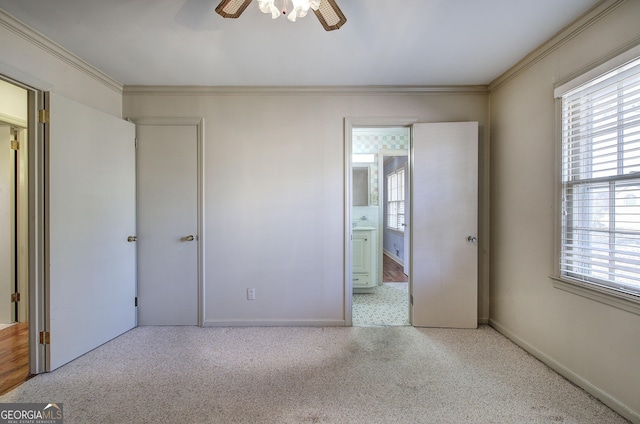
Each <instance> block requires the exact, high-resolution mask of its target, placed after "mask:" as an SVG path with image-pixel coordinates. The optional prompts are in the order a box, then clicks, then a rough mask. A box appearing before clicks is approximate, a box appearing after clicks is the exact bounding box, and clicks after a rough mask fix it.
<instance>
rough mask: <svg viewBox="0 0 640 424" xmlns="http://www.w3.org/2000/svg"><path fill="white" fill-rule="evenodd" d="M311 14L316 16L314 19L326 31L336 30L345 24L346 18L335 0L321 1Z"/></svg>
mask: <svg viewBox="0 0 640 424" xmlns="http://www.w3.org/2000/svg"><path fill="white" fill-rule="evenodd" d="M313 13H315V14H316V17H317V18H318V20H319V21H320V23H321V24H322V26H323V27H324V29H325V30H327V31H333V30H334V29H338V28H340V27H341V26H342V25H344V24H345V22H347V17H346V16H344V13H342V10H340V8H339V7H338V5H337V4H336V2H335V0H321V1H320V7H319V8H318V9H317V10H315V9H314V10H313Z"/></svg>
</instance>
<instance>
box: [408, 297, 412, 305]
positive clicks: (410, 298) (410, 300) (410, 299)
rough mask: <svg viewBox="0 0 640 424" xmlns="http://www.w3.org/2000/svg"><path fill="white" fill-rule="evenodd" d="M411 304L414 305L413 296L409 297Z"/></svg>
mask: <svg viewBox="0 0 640 424" xmlns="http://www.w3.org/2000/svg"><path fill="white" fill-rule="evenodd" d="M409 302H411V305H413V295H410V296H409Z"/></svg>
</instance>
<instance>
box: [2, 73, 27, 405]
mask: <svg viewBox="0 0 640 424" xmlns="http://www.w3.org/2000/svg"><path fill="white" fill-rule="evenodd" d="M0 99H2V101H0V352H1V354H0V368H2V369H3V370H5V371H6V372H5V371H3V381H2V383H0V394H1V393H3V392H5V391H7V390H9V389H11V388H12V387H15V386H16V385H18V384H20V383H21V382H23V381H24V380H25V379H26V378H27V377H28V375H29V253H28V252H29V233H28V231H29V225H28V207H29V203H28V199H29V196H28V195H29V192H28V168H27V164H28V143H27V127H28V92H27V90H25V89H23V88H21V87H18V86H16V85H14V84H11V83H9V82H6V81H4V80H0Z"/></svg>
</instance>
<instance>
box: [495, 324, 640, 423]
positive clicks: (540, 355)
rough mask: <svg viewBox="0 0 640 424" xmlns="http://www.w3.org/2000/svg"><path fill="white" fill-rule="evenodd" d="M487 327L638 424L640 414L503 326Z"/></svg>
mask: <svg viewBox="0 0 640 424" xmlns="http://www.w3.org/2000/svg"><path fill="white" fill-rule="evenodd" d="M489 325H490V326H491V327H493V328H494V329H496V331H498V332H499V333H500V334H502V335H503V336H505V337H506V338H508V339H509V340H511V341H512V342H514V343H515V344H517V345H518V346H520V347H521V348H523V349H524V350H526V351H527V352H529V353H530V354H531V355H533V356H535V357H536V358H537V359H538V360H540V361H541V362H543V363H544V364H545V365H547V366H548V367H549V368H551V369H552V370H554V371H555V372H557V373H558V374H560V375H561V376H563V377H564V378H566V379H567V380H569V381H571V382H572V383H574V384H575V385H577V386H579V387H581V388H582V389H584V390H585V391H586V392H587V393H589V394H591V395H592V396H594V397H596V398H598V399H599V400H600V401H601V402H602V403H604V404H605V405H607V406H608V407H609V408H611V409H613V410H614V411H616V412H617V413H618V414H620V415H622V416H623V417H624V418H626V419H628V420H630V421H631V422H632V423H635V424H640V412H638V411H633V410H632V409H631V408H629V407H628V406H626V405H625V404H623V403H622V402H620V401H619V400H617V399H616V398H614V397H613V396H611V395H610V394H609V393H607V392H605V391H604V390H602V389H600V388H599V387H597V386H595V385H593V384H592V383H590V382H589V381H587V380H585V379H584V378H582V377H581V376H579V375H578V374H576V373H574V372H573V371H571V370H570V369H569V368H567V367H565V366H564V365H562V364H561V363H559V362H558V361H556V360H555V359H553V358H552V357H550V356H549V355H547V354H545V353H544V352H542V351H540V350H538V349H537V348H535V347H534V346H532V345H531V344H529V343H528V342H527V341H526V340H524V339H522V338H520V337H518V336H516V335H515V334H514V333H512V332H511V331H510V330H509V329H507V328H506V327H505V326H503V325H501V324H500V323H498V322H496V321H495V320H493V319H490V320H489Z"/></svg>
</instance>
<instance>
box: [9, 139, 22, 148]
mask: <svg viewBox="0 0 640 424" xmlns="http://www.w3.org/2000/svg"><path fill="white" fill-rule="evenodd" d="M11 150H20V142H19V141H18V140H11Z"/></svg>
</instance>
